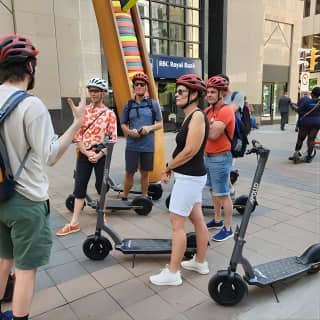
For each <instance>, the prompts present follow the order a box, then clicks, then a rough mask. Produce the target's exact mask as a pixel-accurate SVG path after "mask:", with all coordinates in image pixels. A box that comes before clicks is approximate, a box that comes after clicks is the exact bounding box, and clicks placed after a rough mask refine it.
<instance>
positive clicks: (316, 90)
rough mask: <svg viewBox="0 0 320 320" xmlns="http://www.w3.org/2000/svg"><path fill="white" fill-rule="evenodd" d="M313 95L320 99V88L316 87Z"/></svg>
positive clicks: (312, 92)
mask: <svg viewBox="0 0 320 320" xmlns="http://www.w3.org/2000/svg"><path fill="white" fill-rule="evenodd" d="M311 94H313V95H314V96H316V97H317V98H318V97H320V87H314V88H313V89H312V91H311Z"/></svg>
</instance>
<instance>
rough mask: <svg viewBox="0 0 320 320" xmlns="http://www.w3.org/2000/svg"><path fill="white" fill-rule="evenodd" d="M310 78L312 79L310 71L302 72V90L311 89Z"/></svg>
mask: <svg viewBox="0 0 320 320" xmlns="http://www.w3.org/2000/svg"><path fill="white" fill-rule="evenodd" d="M309 79H310V73H309V72H302V73H301V76H300V80H301V85H300V91H303V92H305V91H309Z"/></svg>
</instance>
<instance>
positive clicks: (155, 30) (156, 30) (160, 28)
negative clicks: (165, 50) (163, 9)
mask: <svg viewBox="0 0 320 320" xmlns="http://www.w3.org/2000/svg"><path fill="white" fill-rule="evenodd" d="M152 36H153V37H163V38H168V24H167V22H160V21H152Z"/></svg>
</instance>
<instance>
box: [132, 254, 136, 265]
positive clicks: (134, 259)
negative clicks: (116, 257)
mask: <svg viewBox="0 0 320 320" xmlns="http://www.w3.org/2000/svg"><path fill="white" fill-rule="evenodd" d="M135 261H136V254H133V256H132V269H133V268H134V262H135Z"/></svg>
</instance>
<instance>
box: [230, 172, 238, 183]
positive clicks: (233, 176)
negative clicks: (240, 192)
mask: <svg viewBox="0 0 320 320" xmlns="http://www.w3.org/2000/svg"><path fill="white" fill-rule="evenodd" d="M238 177H239V172H238V170H232V171H231V172H230V181H231V184H234V183H236V181H237V180H238Z"/></svg>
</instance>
